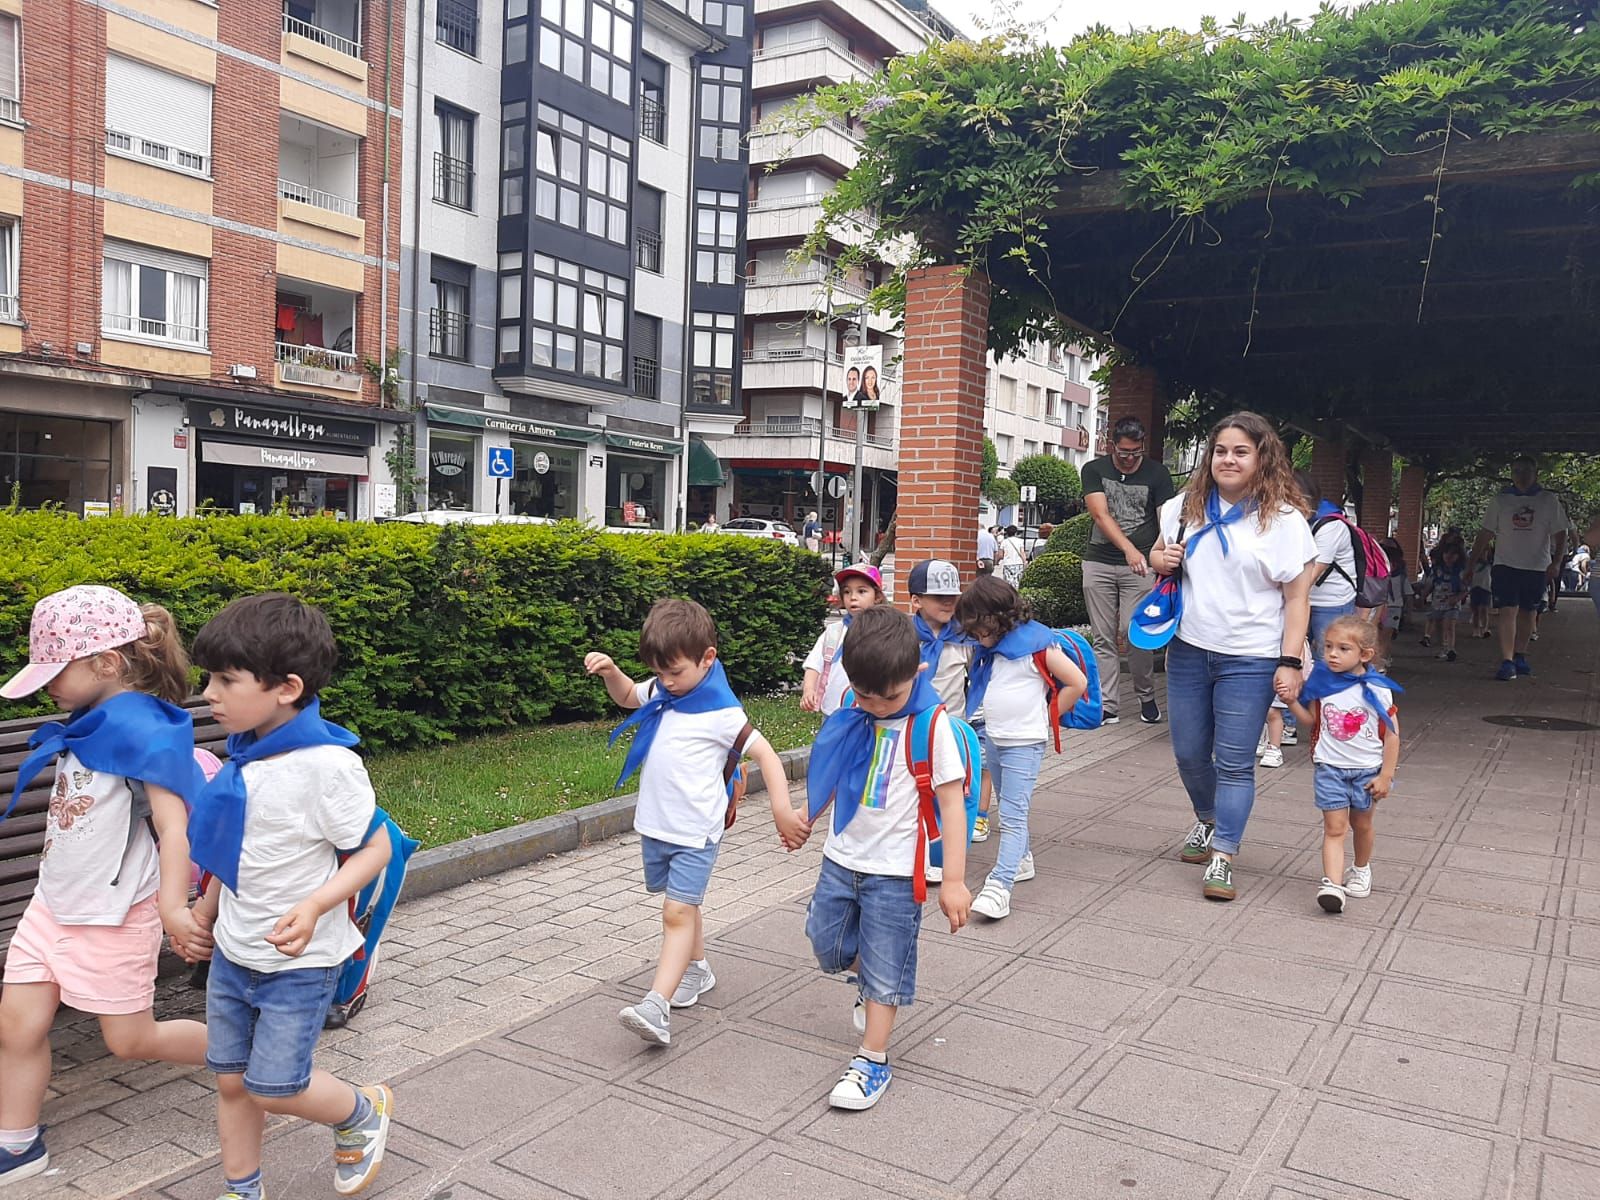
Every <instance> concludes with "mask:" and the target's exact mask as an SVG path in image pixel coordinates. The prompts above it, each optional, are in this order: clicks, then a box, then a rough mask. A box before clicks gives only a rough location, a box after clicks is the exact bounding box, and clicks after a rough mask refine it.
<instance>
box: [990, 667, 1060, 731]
mask: <svg viewBox="0 0 1600 1200" xmlns="http://www.w3.org/2000/svg"><path fill="white" fill-rule="evenodd" d="M983 719H984V726H983V733H984V736H985V737H986V738H988V739H989V740H990V741H992V742H995V743H996V744H998V745H1001V746H1028V745H1032V744H1033V743H1035V742H1042V741H1044V740H1045V739H1046V738H1048V737H1049V736H1050V698H1049V695H1048V693H1047V692H1046V691H1045V687H1044V676H1043V675H1040V674H1039V668H1038V667H1037V666H1035V665H1034V661H1033V656H1032V655H1031V654H1030V655H1026V656H1025V657H1023V658H1001V657H1000V656H999V655H998V654H997V655H995V659H994V673H993V674H992V675H990V676H989V688H988V690H987V691H985V692H984V693H983Z"/></svg>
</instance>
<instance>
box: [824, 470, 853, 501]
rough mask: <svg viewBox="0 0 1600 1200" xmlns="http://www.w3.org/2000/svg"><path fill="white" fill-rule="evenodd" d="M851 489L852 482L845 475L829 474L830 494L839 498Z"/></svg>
mask: <svg viewBox="0 0 1600 1200" xmlns="http://www.w3.org/2000/svg"><path fill="white" fill-rule="evenodd" d="M849 490H850V482H849V480H847V479H845V477H844V476H843V475H829V476H828V495H830V496H832V497H833V498H834V499H835V500H837V499H838V498H839V497H840V496H842V495H844V494H845V493H846V492H847V491H849Z"/></svg>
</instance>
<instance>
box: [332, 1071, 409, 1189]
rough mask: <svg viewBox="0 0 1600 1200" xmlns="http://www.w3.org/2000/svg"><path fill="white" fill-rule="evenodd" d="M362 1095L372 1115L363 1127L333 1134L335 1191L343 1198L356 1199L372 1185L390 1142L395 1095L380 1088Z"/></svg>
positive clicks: (372, 1088) (367, 1089)
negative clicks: (369, 1103)
mask: <svg viewBox="0 0 1600 1200" xmlns="http://www.w3.org/2000/svg"><path fill="white" fill-rule="evenodd" d="M361 1094H362V1095H364V1096H365V1097H366V1098H367V1099H368V1100H370V1101H371V1102H372V1115H371V1116H370V1117H368V1118H367V1119H366V1120H365V1121H363V1122H362V1123H361V1124H360V1125H355V1126H352V1127H351V1128H349V1129H335V1130H334V1131H333V1190H334V1191H336V1192H338V1193H339V1195H341V1196H354V1195H356V1194H357V1193H358V1192H364V1191H366V1190H367V1188H368V1187H370V1186H371V1185H372V1181H373V1180H374V1179H376V1178H377V1177H378V1168H379V1167H381V1166H382V1165H383V1148H384V1146H385V1145H386V1144H387V1143H388V1141H389V1118H390V1116H391V1114H392V1113H393V1112H394V1093H393V1092H391V1091H390V1090H389V1089H388V1088H387V1087H385V1086H383V1085H382V1084H380V1085H378V1086H377V1087H364V1088H362V1089H361Z"/></svg>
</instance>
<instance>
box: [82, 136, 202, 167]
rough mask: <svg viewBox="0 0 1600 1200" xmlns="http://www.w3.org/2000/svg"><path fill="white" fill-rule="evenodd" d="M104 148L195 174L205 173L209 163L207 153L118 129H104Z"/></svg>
mask: <svg viewBox="0 0 1600 1200" xmlns="http://www.w3.org/2000/svg"><path fill="white" fill-rule="evenodd" d="M106 149H107V150H116V151H120V152H121V153H123V154H131V155H133V156H134V157H136V158H144V159H149V160H150V161H151V162H153V163H160V164H162V165H163V166H168V167H177V168H178V169H179V170H181V171H190V172H192V173H194V174H196V175H204V174H206V173H207V170H208V168H209V166H210V163H211V159H210V158H209V157H208V156H207V155H204V154H198V153H196V152H195V151H193V150H180V149H178V148H177V147H176V146H169V145H167V144H166V143H165V142H157V141H153V140H151V139H150V138H147V137H140V136H139V135H138V134H135V133H124V132H122V131H121V130H118V129H108V130H106Z"/></svg>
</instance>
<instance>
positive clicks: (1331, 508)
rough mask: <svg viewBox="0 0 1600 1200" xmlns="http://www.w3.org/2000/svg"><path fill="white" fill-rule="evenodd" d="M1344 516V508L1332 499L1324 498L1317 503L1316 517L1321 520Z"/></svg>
mask: <svg viewBox="0 0 1600 1200" xmlns="http://www.w3.org/2000/svg"><path fill="white" fill-rule="evenodd" d="M1342 516H1344V509H1342V508H1340V507H1339V506H1338V505H1337V504H1335V503H1334V502H1333V501H1332V500H1323V501H1321V502H1320V503H1319V504H1318V505H1317V514H1316V517H1315V518H1314V519H1315V520H1318V521H1321V520H1323V519H1324V518H1326V517H1342Z"/></svg>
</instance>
